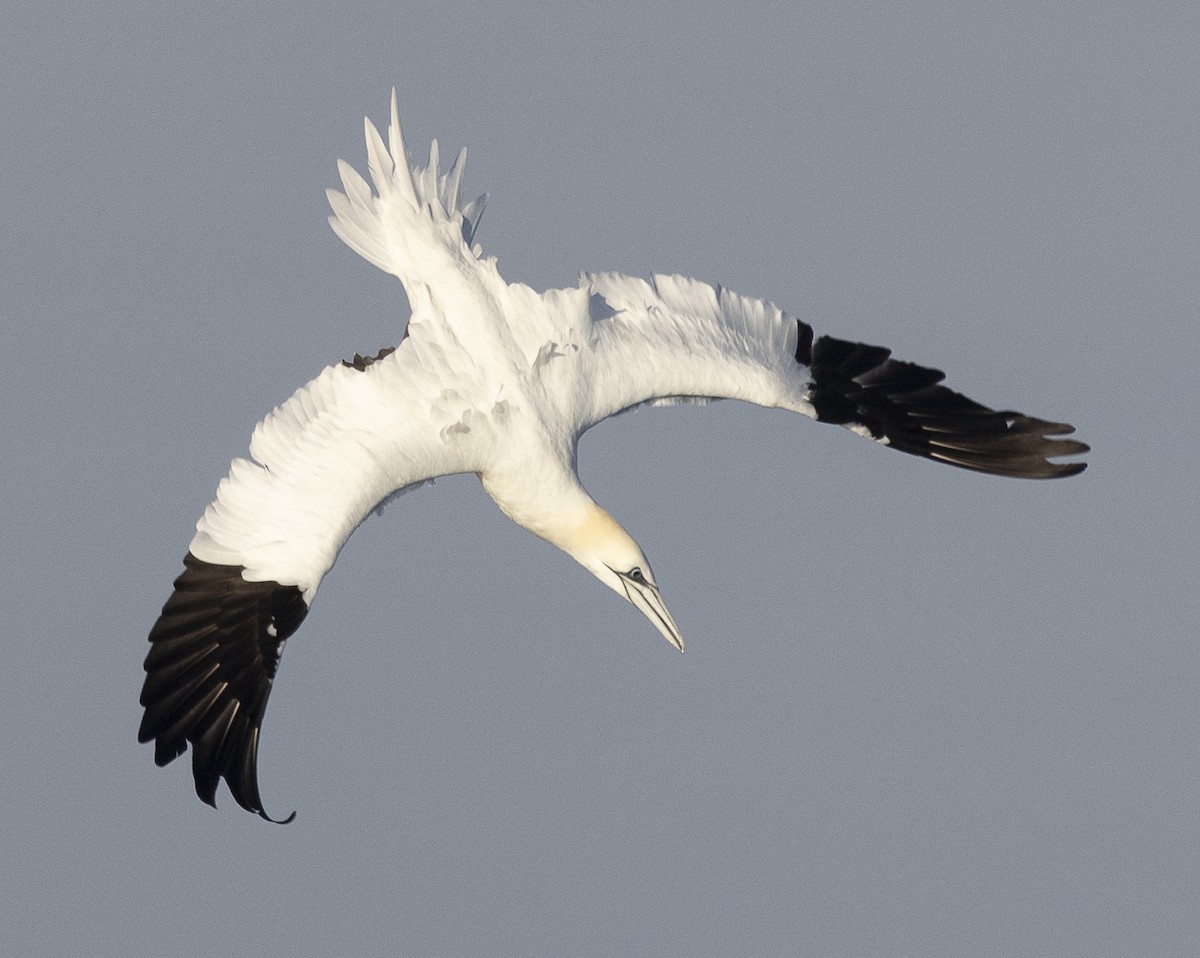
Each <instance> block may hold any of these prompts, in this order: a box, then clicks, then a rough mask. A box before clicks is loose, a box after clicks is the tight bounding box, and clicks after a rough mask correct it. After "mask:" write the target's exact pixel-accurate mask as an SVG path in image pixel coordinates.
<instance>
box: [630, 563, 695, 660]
mask: <svg viewBox="0 0 1200 958" xmlns="http://www.w3.org/2000/svg"><path fill="white" fill-rule="evenodd" d="M624 583H625V594H626V595H627V596H628V597H629V601H630V602H632V603H633V606H634V608H636V609H637V610H638V611H639V612H641V613H642V615H644V616H645V617H646V618H647V619H649V620H650V621H651V622H653V623H654V627H655V628H656V629H658V631H659V632H661V633H662V635H663V638H664V639H666V640H667V641H668V642H670V643H671V644H672V645H673V646H675V648H677V649H678V650H679V651H680V652H682V651H683V636H682V635H680V634H679V626H677V625H676V624H675V620H674V619H673V618H671V613H670V612H668V611H667V607H666V605H665V604H664V603H663V600H662V596H660V595H659V594H658V589H657V588H655V587H654V586H652V585H651V584H650V583H648V582H647V583H638V582H631V581H630V580H629V579H625V580H624Z"/></svg>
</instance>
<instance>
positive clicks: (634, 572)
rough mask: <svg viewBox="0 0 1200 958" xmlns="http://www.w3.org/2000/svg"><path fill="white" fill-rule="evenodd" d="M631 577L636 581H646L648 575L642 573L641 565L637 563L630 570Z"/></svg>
mask: <svg viewBox="0 0 1200 958" xmlns="http://www.w3.org/2000/svg"><path fill="white" fill-rule="evenodd" d="M629 578H631V579H633V581H634V582H645V581H646V577H645V576H644V575H642V570H641V567H640V566H636V565H635V566H634V567H633V568H632V569H630V570H629Z"/></svg>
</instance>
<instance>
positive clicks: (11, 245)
mask: <svg viewBox="0 0 1200 958" xmlns="http://www.w3.org/2000/svg"><path fill="white" fill-rule="evenodd" d="M1172 10H1174V11H1183V10H1188V11H1189V12H1187V13H1173V12H1171V11H1172ZM2 21H3V22H2V24H0V80H2V82H3V90H4V94H3V97H2V99H0V118H2V120H3V125H2V130H3V135H2V136H0V177H2V181H0V224H2V225H0V243H2V244H3V245H2V248H0V276H2V283H3V287H2V289H3V297H2V305H0V311H2V316H3V357H4V375H3V376H0V402H2V403H3V407H2V408H3V410H4V416H3V417H2V420H0V441H2V448H3V451H4V455H3V467H2V469H3V473H2V476H3V482H2V486H0V489H2V492H0V496H2V499H0V507H2V512H3V517H4V518H3V526H2V528H3V531H4V535H3V538H2V540H0V563H2V565H0V572H2V574H3V587H2V589H0V603H2V607H0V623H2V625H0V628H2V630H3V636H4V640H3V649H4V663H3V669H2V671H0V721H2V723H3V725H2V727H3V732H4V747H3V761H2V765H3V768H2V771H0V795H2V796H3V811H4V816H3V817H4V823H3V825H2V826H0V836H2V838H0V882H2V884H3V887H2V888H0V900H2V901H3V903H4V904H3V918H2V919H0V921H2V924H3V928H4V930H3V940H4V942H5V949H6V951H7V952H8V953H10V954H13V955H23V956H41V955H64V954H79V955H83V954H88V955H122V956H143V955H144V956H163V955H171V956H178V958H186V956H193V955H196V956H199V955H213V954H221V955H252V954H253V955H257V956H276V955H279V956H284V955H286V956H293V955H301V954H304V955H396V954H403V955H468V954H470V955H485V954H486V955H512V956H530V955H567V954H580V955H587V954H614V955H616V954H643V955H689V956H690V955H735V954H746V955H784V954H817V955H855V956H861V955H880V956H895V955H921V956H932V955H946V956H952V955H953V956H958V955H1055V956H1061V955H1081V956H1082V955H1087V956H1099V955H1114V956H1116V955H1119V956H1128V955H1133V954H1137V955H1191V954H1195V953H1196V950H1197V947H1200V946H1198V941H1200V918H1198V917H1197V914H1198V912H1197V908H1196V900H1197V888H1198V887H1200V802H1198V799H1200V794H1198V792H1200V789H1198V786H1200V775H1198V773H1197V758H1198V756H1197V748H1196V742H1197V724H1198V721H1200V710H1198V706H1197V701H1198V694H1197V693H1198V692H1200V689H1198V684H1200V683H1198V679H1197V676H1198V670H1197V664H1198V663H1197V642H1196V621H1197V615H1196V614H1197V607H1198V603H1197V598H1196V544H1197V534H1198V532H1200V529H1198V525H1200V524H1198V522H1197V519H1196V509H1195V487H1196V474H1197V467H1198V466H1200V461H1198V460H1200V454H1198V452H1197V439H1198V430H1197V427H1196V418H1197V401H1196V382H1195V378H1196V368H1197V360H1198V359H1200V348H1198V347H1197V336H1196V321H1197V315H1198V311H1197V307H1198V305H1200V296H1198V283H1197V264H1198V262H1200V175H1198V173H1197V170H1198V167H1200V126H1198V119H1200V108H1198V104H1200V59H1198V54H1197V51H1198V50H1200V14H1197V13H1196V12H1195V8H1193V7H1189V6H1188V5H1185V4H1177V5H1166V4H1162V5H1153V6H1150V5H1135V4H1117V3H1090V4H1081V3H1071V4H1058V3H1046V2H1042V0H1039V2H1027V3H1011V4H996V3H954V4H949V3H947V4H937V3H880V4H848V3H843V2H837V3H823V4H799V5H797V4H791V3H789V4H783V3H780V4H772V5H768V4H754V3H749V4H746V3H738V4H734V3H730V4H724V5H713V4H681V3H660V4H644V3H642V2H640V0H639V2H636V3H630V4H628V5H616V6H611V5H606V4H598V5H597V4H571V5H561V6H559V5H550V4H547V5H537V4H520V3H506V4H495V5H487V6H484V5H480V6H478V7H473V6H469V5H464V4H457V3H440V4H428V5H419V6H418V5H403V4H389V3H379V4H373V5H359V4H351V5H344V4H329V5H317V4H293V3H275V4H257V5H254V8H253V10H251V11H247V10H246V9H243V8H242V7H240V6H234V5H228V6H224V7H221V8H218V7H217V6H216V5H213V6H211V7H206V8H205V12H197V11H196V9H194V8H190V7H189V6H188V5H174V4H172V5H167V4H163V5H141V4H132V3H130V4H121V3H92V4H69V5H68V4H62V5H56V4H50V3H43V2H39V3H10V4H8V5H7V6H6V12H5V13H4V14H3V15H2ZM393 85H395V86H396V87H397V88H398V90H399V100H400V107H401V112H402V116H403V118H404V120H405V124H406V130H407V134H408V137H409V144H410V146H411V147H412V148H413V149H414V150H416V151H418V152H420V153H421V154H422V155H423V153H424V149H425V145H426V144H427V142H428V140H429V138H431V137H433V136H437V137H439V138H440V140H441V144H442V146H443V153H444V155H452V153H453V151H455V150H457V149H458V147H459V146H462V145H466V146H468V147H469V149H470V151H471V157H470V160H469V162H468V169H467V175H468V184H467V187H468V189H470V190H476V191H483V190H488V191H490V193H491V195H492V200H491V203H490V205H489V207H488V211H487V214H486V215H485V216H484V218H483V224H482V227H481V230H480V233H479V239H480V241H481V242H482V244H483V245H484V247H485V249H486V250H487V251H488V252H489V253H490V254H494V255H496V256H497V257H498V258H499V265H500V269H501V271H502V273H503V274H504V275H505V276H506V277H507V278H508V279H510V280H521V281H524V282H527V283H530V284H531V285H533V286H535V287H539V288H541V287H546V286H560V285H569V284H573V283H574V282H575V277H576V274H577V272H578V270H580V269H620V270H625V271H629V272H634V273H638V274H643V275H644V274H647V273H649V272H650V271H667V272H681V273H686V274H689V275H694V276H698V277H701V278H704V279H707V280H710V281H714V282H718V281H719V282H722V283H725V284H727V285H729V286H730V287H732V288H734V289H736V290H739V291H743V292H746V293H752V294H754V295H758V296H763V297H767V298H769V299H771V300H773V301H775V302H778V303H779V304H780V305H782V306H784V307H786V308H789V309H791V310H793V311H795V312H796V313H797V314H798V315H800V316H802V317H803V318H804V319H806V320H807V321H809V322H811V323H812V325H813V326H814V327H815V328H816V329H817V331H818V332H829V333H832V334H835V335H839V336H842V337H847V338H854V339H862V340H865V341H867V342H873V343H879V344H882V345H887V346H890V347H892V348H893V349H894V350H895V351H896V354H897V355H898V356H899V357H900V358H906V359H911V360H915V361H919V362H923V363H926V364H929V365H935V366H938V367H940V368H944V369H946V370H947V371H948V373H949V383H950V384H951V385H952V386H954V387H956V388H959V389H961V390H963V391H964V392H966V393H968V394H969V395H971V396H973V397H974V398H977V399H979V400H981V401H983V402H986V403H989V404H992V405H995V406H1001V407H1005V406H1010V407H1016V408H1019V409H1021V410H1023V411H1027V412H1029V413H1032V414H1036V415H1042V416H1047V417H1051V418H1059V419H1063V420H1067V421H1070V422H1074V423H1076V424H1077V425H1078V426H1079V435H1080V437H1081V438H1082V439H1084V440H1085V441H1087V442H1090V443H1091V444H1092V445H1093V446H1094V450H1095V451H1094V453H1093V454H1092V456H1091V457H1090V458H1091V463H1092V465H1091V468H1090V470H1089V471H1088V472H1087V473H1085V474H1084V475H1083V476H1082V477H1080V478H1077V479H1073V480H1068V481H1063V482H1060V483H1021V482H1016V481H1011V480H1002V479H994V478H990V477H983V476H976V475H971V474H969V473H965V472H961V471H959V470H955V469H950V468H942V467H937V466H934V465H931V464H929V463H927V462H924V461H921V460H918V459H915V458H911V457H906V456H902V455H899V454H896V453H893V452H890V451H888V450H885V449H881V448H879V447H877V446H874V445H873V444H871V443H867V442H863V441H861V440H859V439H856V438H854V437H853V436H851V435H849V434H847V433H845V432H843V431H842V430H838V429H833V428H828V427H820V426H817V425H815V424H812V423H810V422H807V421H806V420H804V419H802V418H801V417H797V416H789V415H786V414H782V413H767V412H763V411H761V410H758V409H754V408H752V407H747V406H739V405H737V404H733V403H722V404H718V405H716V406H713V407H710V408H706V409H705V408H678V409H668V410H661V411H642V412H637V413H634V414H632V415H628V416H624V417H620V418H618V419H617V420H615V421H613V422H610V423H606V424H604V425H602V426H600V427H599V428H597V429H596V430H595V431H594V432H593V433H591V434H589V435H588V436H587V437H586V438H585V440H584V442H583V444H582V448H581V470H582V473H583V476H584V480H585V482H586V483H587V484H588V487H589V489H590V490H591V491H592V493H593V494H594V495H595V497H596V499H597V500H598V501H599V502H600V503H602V504H603V505H605V506H606V507H607V508H608V509H609V510H610V511H611V512H612V513H613V514H614V515H615V516H617V517H618V519H619V520H621V521H622V522H623V524H624V525H625V526H626V527H627V528H628V529H629V530H630V531H631V532H632V533H633V534H634V536H635V537H637V538H638V539H639V541H640V542H641V544H642V546H643V547H644V548H645V550H646V551H647V553H648V554H649V556H650V558H651V561H652V562H653V564H654V569H655V572H656V573H657V576H658V578H659V580H660V583H661V584H662V587H663V591H664V595H665V597H666V598H667V600H668V602H669V603H670V606H671V608H672V610H673V612H674V613H675V617H676V618H677V620H678V621H679V623H680V626H681V627H682V629H683V632H684V634H685V636H686V638H687V641H688V653H687V655H685V656H680V655H678V654H677V653H675V652H673V651H672V650H671V649H670V648H669V647H668V646H667V645H666V643H665V642H663V640H662V639H661V638H660V637H659V636H658V635H657V633H655V632H654V630H653V629H652V628H651V627H650V626H649V625H648V624H647V623H646V622H645V621H644V620H643V619H642V618H641V617H640V616H639V615H638V614H637V612H636V611H635V610H633V609H632V608H631V607H629V606H628V605H627V604H625V603H623V602H621V601H620V600H618V599H617V598H616V597H615V596H613V595H612V594H611V593H609V592H608V591H607V590H606V589H604V588H603V587H602V586H600V585H599V584H597V583H596V582H595V581H594V580H592V579H591V577H590V576H589V575H588V574H587V573H586V572H585V571H584V570H582V569H581V568H579V567H578V566H576V565H575V564H573V563H572V562H571V561H570V560H569V559H567V558H566V557H565V556H563V555H561V554H559V553H557V552H556V551H555V550H553V549H552V548H551V547H549V546H547V545H546V544H544V543H542V542H540V541H538V540H536V539H535V538H533V537H532V536H530V535H528V534H527V533H525V532H524V531H522V530H521V529H519V528H517V527H516V526H514V525H513V524H511V523H510V522H509V521H508V520H507V519H505V518H504V517H503V516H502V515H501V514H500V513H499V512H498V511H497V510H496V509H495V508H494V506H493V505H492V503H491V502H490V501H489V500H488V499H487V497H486V495H485V494H484V493H483V492H482V490H481V489H480V487H479V485H478V483H477V482H476V481H475V480H474V479H469V478H454V479H448V480H445V481H440V482H438V483H437V484H436V485H435V486H433V487H432V488H427V489H423V490H421V491H420V492H418V493H414V494H413V495H411V496H408V497H405V498H403V499H401V500H399V501H397V502H396V503H394V504H393V505H391V506H389V507H388V509H387V510H386V513H385V515H384V516H383V517H382V518H381V519H371V520H369V521H368V522H367V523H366V524H365V525H364V526H363V528H361V529H360V530H359V532H358V533H357V534H356V535H355V537H354V538H353V539H352V540H351V542H350V543H349V545H348V546H347V548H346V549H345V551H344V552H343V554H342V557H341V559H340V561H339V562H338V564H337V566H336V568H335V569H334V570H333V572H332V573H331V575H330V576H329V577H328V578H327V579H326V581H325V584H324V586H323V587H322V591H321V594H320V596H319V598H318V601H317V603H316V605H315V606H314V608H313V610H312V613H311V615H310V616H309V618H308V621H307V622H306V623H305V625H304V628H303V630H302V631H301V632H300V633H299V634H298V635H297V637H296V638H295V639H294V640H293V641H292V642H290V643H289V645H288V649H287V654H286V656H285V657H284V660H283V665H282V668H281V671H280V674H279V680H278V682H277V683H276V687H275V692H274V695H273V698H272V701H271V707H270V709H269V710H268V712H267V720H266V727H265V736H264V743H263V748H262V754H261V759H262V761H261V774H262V787H263V795H264V799H265V801H266V803H267V808H268V810H269V811H272V812H274V813H275V814H277V815H282V814H286V813H288V812H290V811H291V810H292V809H293V808H296V809H298V810H299V818H298V820H297V822H296V823H295V824H293V825H291V826H289V827H286V828H279V827H275V826H272V825H268V824H266V823H264V822H262V821H260V820H259V819H257V818H255V817H253V816H251V815H248V814H246V813H244V812H242V811H241V810H239V809H238V808H237V807H236V806H235V805H234V804H233V802H232V801H231V800H230V799H229V797H228V795H227V793H225V792H224V790H223V789H222V791H221V793H220V795H219V798H220V804H221V808H220V810H219V811H216V812H214V811H213V810H211V809H209V808H207V807H205V806H203V805H202V804H201V803H200V802H198V801H197V800H196V798H195V796H194V794H193V792H192V782H191V777H190V770H189V767H188V763H187V762H186V761H183V762H177V763H175V765H173V766H171V767H169V768H168V769H166V770H158V769H156V768H155V767H154V765H153V761H152V750H151V748H150V747H149V746H139V745H137V744H136V742H135V740H134V739H135V732H136V729H137V724H138V721H139V717H140V710H139V708H138V705H137V697H138V692H139V690H140V686H141V681H142V670H141V663H142V659H143V656H144V654H145V651H146V641H145V637H146V633H147V632H148V630H149V627H150V625H151V624H152V622H153V621H154V618H155V616H156V615H157V612H158V609H159V607H160V606H161V605H162V603H163V601H164V600H165V599H166V597H167V595H168V594H169V592H170V585H171V581H172V579H173V578H174V577H175V576H176V575H177V574H178V573H179V571H181V559H182V556H183V554H184V551H185V549H186V546H187V543H188V541H189V539H190V538H191V535H192V531H193V523H194V522H195V520H196V518H197V517H198V516H199V515H200V513H201V511H202V510H203V508H204V506H205V505H206V504H207V503H208V501H209V500H210V498H211V497H212V495H213V493H214V490H215V488H216V483H217V481H218V480H219V479H220V478H221V477H222V476H223V475H224V474H225V471H226V469H227V467H228V462H229V460H230V459H231V458H232V457H233V456H236V455H240V454H242V453H243V451H244V450H245V448H246V444H247V441H248V438H249V434H250V430H251V428H252V427H253V425H254V423H255V422H256V421H257V420H258V419H259V418H261V417H262V416H263V415H264V414H265V413H266V412H267V411H268V410H269V409H270V408H271V407H272V406H274V405H275V404H277V403H279V402H281V401H282V400H284V399H285V398H286V397H287V396H288V395H289V394H290V392H291V391H292V390H293V389H295V388H296V387H298V386H299V385H301V384H302V383H303V382H305V381H306V380H307V379H309V378H311V377H312V376H314V375H316V373H317V372H318V371H319V370H320V369H321V368H322V367H323V366H324V365H326V364H328V363H330V362H333V361H336V360H338V359H341V358H343V357H348V356H351V355H353V353H354V352H355V351H359V352H364V353H365V352H367V351H371V352H374V351H376V350H377V349H379V348H380V347H381V346H384V345H388V344H395V343H396V342H397V341H398V339H399V336H400V332H401V329H402V326H403V321H404V319H405V317H406V315H407V307H406V306H405V304H404V300H403V296H402V293H401V290H400V287H399V284H398V283H396V282H395V281H394V280H393V279H391V278H390V277H387V276H385V275H384V274H382V273H380V272H378V271H376V270H375V269H373V268H372V267H370V266H369V265H367V264H366V263H365V262H362V261H360V260H359V259H358V258H357V257H355V256H354V254H353V253H351V252H350V251H349V250H347V249H346V248H344V247H343V246H342V245H341V243H340V242H339V241H338V240H337V239H336V237H335V236H334V235H333V234H332V232H331V231H330V230H329V228H328V226H327V225H326V223H325V216H326V215H327V208H326V205H325V199H324V193H323V191H324V189H325V188H326V187H327V186H331V185H335V184H336V182H337V180H336V169H335V160H336V159H337V158H338V157H343V158H346V159H347V160H349V161H351V162H352V163H353V164H355V165H356V166H357V167H359V168H360V169H361V168H363V166H364V148H363V144H362V124H361V118H362V116H363V115H364V114H365V113H369V114H370V115H371V116H372V117H373V118H374V119H376V121H378V122H383V121H385V119H386V114H387V103H388V95H389V92H390V89H391V87H392V86H393Z"/></svg>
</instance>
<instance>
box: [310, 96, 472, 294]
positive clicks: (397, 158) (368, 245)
mask: <svg viewBox="0 0 1200 958" xmlns="http://www.w3.org/2000/svg"><path fill="white" fill-rule="evenodd" d="M364 133H365V137H366V141H367V172H368V174H369V175H370V177H371V183H370V184H368V183H367V181H366V180H365V179H363V177H362V176H360V175H359V173H358V172H357V171H356V170H355V169H354V168H353V167H352V166H350V164H348V163H346V162H344V161H338V173H339V175H340V176H341V180H342V189H343V190H344V191H345V192H343V193H339V192H338V191H337V190H328V191H326V193H327V195H328V197H329V205H330V207H331V208H332V210H333V215H332V216H331V217H330V218H329V223H330V225H331V226H332V227H333V230H334V232H335V233H337V235H338V236H339V237H341V239H342V241H343V242H344V243H345V244H346V245H347V246H349V247H350V248H351V249H352V250H354V251H355V252H356V253H358V254H359V255H360V256H362V257H363V258H364V259H366V260H367V261H368V262H370V263H372V264H374V265H375V266H378V267H379V268H380V269H382V270H384V271H386V272H388V273H392V274H394V275H396V276H398V277H400V279H401V280H403V281H405V283H406V284H407V282H408V281H409V280H412V279H416V277H417V274H418V273H420V272H421V271H420V270H415V269H414V268H413V264H414V258H424V257H426V256H427V255H428V254H429V253H430V252H431V251H433V250H437V249H441V250H448V251H450V252H453V253H459V252H461V251H462V250H463V249H464V248H465V250H466V251H467V253H468V254H469V255H472V256H475V257H478V256H480V255H481V252H480V250H479V249H478V247H475V246H474V242H475V231H476V230H477V229H478V227H479V218H480V217H481V216H482V215H483V208H484V205H485V204H486V202H487V195H486V194H484V195H483V196H480V197H479V198H477V199H475V200H472V201H471V202H470V203H466V204H462V205H460V199H459V191H460V188H461V186H462V176H463V170H464V168H465V166H466V156H467V151H466V150H462V151H460V152H459V154H458V157H457V159H455V161H454V164H453V166H451V167H450V170H449V171H448V172H447V173H444V174H443V173H441V172H440V170H439V169H438V165H439V162H438V161H439V151H438V144H437V140H434V141H433V143H432V144H431V145H430V147H429V162H428V163H427V164H425V165H424V166H421V165H420V164H415V163H410V161H409V159H408V154H407V151H406V148H405V145H404V134H403V132H402V131H401V129H400V118H399V111H398V109H397V106H396V91H395V90H393V91H392V109H391V125H390V126H389V128H388V139H387V145H386V146H385V145H384V140H383V137H382V135H381V134H380V133H379V130H378V129H377V128H376V127H375V125H374V124H373V123H372V122H371V121H370V119H367V120H365V121H364ZM372 186H373V187H374V189H373V190H372ZM447 227H453V228H447ZM460 243H461V244H462V245H461V246H460V245H459V244H460Z"/></svg>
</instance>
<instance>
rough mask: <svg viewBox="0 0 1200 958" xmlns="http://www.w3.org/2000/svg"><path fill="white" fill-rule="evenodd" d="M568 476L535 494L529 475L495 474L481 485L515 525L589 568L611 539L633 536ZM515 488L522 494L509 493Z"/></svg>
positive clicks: (611, 541) (618, 539)
mask: <svg viewBox="0 0 1200 958" xmlns="http://www.w3.org/2000/svg"><path fill="white" fill-rule="evenodd" d="M571 480H572V481H568V482H563V483H561V484H559V483H553V482H549V483H546V484H544V485H540V486H539V487H538V489H537V494H536V495H533V496H530V495H528V494H527V492H526V490H528V489H529V481H528V477H523V478H522V479H520V480H518V481H517V482H516V483H514V484H509V483H505V482H504V481H503V480H502V479H500V478H498V477H493V476H484V477H483V483H484V487H485V488H486V489H487V491H488V493H489V495H491V497H492V498H493V499H495V500H496V505H498V506H499V507H500V509H501V510H502V511H503V512H504V513H505V514H506V515H507V516H508V517H509V518H510V519H512V520H513V521H514V522H515V523H517V525H519V526H523V527H524V528H526V529H528V530H529V531H530V532H532V533H533V534H534V535H536V536H539V537H540V538H542V539H545V540H546V541H547V542H549V543H551V544H552V545H555V546H558V548H560V549H562V551H563V552H565V553H567V555H569V556H571V558H573V559H575V560H576V561H577V562H579V563H581V564H582V565H584V566H585V567H587V568H588V569H591V568H592V565H593V562H592V557H594V556H595V555H596V554H597V553H600V552H602V551H604V549H605V547H606V546H609V545H611V544H612V543H613V542H614V541H620V542H626V541H627V542H629V543H631V544H632V542H633V540H632V539H630V537H629V533H627V532H626V531H625V530H624V529H623V528H621V525H620V523H618V522H617V520H616V519H614V518H613V517H612V516H610V515H609V514H608V513H607V512H605V511H604V510H603V509H601V508H600V507H599V506H598V505H596V502H595V500H593V499H592V497H591V496H589V495H588V494H587V490H585V489H584V488H583V486H582V485H580V484H579V481H578V480H577V479H575V478H574V477H573V476H572V477H571ZM517 489H520V490H521V492H522V493H524V494H518V495H513V494H511V493H513V492H515V491H516V490H517ZM635 548H636V546H635ZM593 571H595V570H593Z"/></svg>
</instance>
